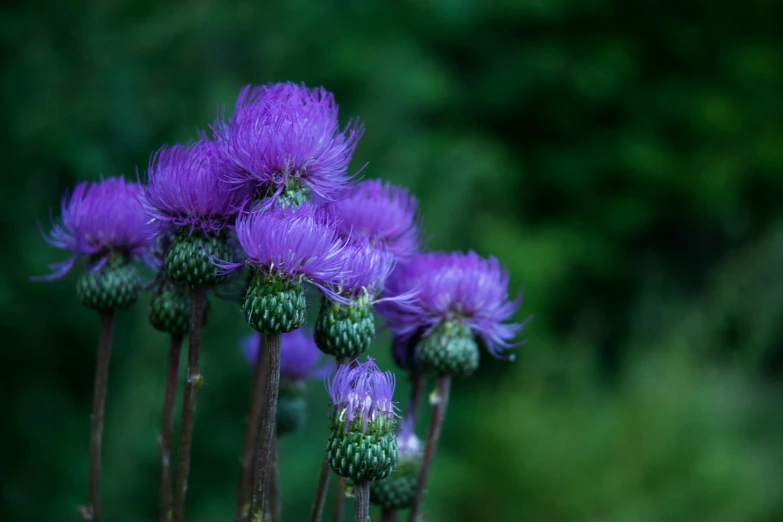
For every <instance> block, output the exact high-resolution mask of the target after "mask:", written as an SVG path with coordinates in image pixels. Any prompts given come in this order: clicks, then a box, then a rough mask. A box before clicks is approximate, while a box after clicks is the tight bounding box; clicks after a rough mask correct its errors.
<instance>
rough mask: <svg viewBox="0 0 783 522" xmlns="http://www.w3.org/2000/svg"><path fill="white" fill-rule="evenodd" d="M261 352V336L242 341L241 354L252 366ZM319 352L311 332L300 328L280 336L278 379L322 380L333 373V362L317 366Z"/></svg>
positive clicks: (257, 335)
mask: <svg viewBox="0 0 783 522" xmlns="http://www.w3.org/2000/svg"><path fill="white" fill-rule="evenodd" d="M260 350H261V334H253V335H250V336H248V337H246V338H245V339H244V340H243V341H242V353H244V355H245V358H246V359H247V360H248V362H249V363H250V364H252V365H255V362H256V359H257V358H258V354H259V351H260ZM321 355H322V354H321V351H320V350H319V349H318V347H317V346H316V345H315V341H313V332H312V331H310V330H307V329H306V328H300V329H298V330H294V331H293V332H289V333H284V334H282V338H281V340H280V379H282V380H284V381H304V380H308V379H324V378H326V377H328V376H329V375H331V374H332V372H333V371H334V361H333V360H330V361H327V362H326V363H324V364H322V365H320V366H318V362H319V361H320V360H321Z"/></svg>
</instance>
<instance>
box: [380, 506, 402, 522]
mask: <svg viewBox="0 0 783 522" xmlns="http://www.w3.org/2000/svg"><path fill="white" fill-rule="evenodd" d="M397 515H399V511H397V510H396V509H387V508H383V511H381V522H397V519H398V516H397Z"/></svg>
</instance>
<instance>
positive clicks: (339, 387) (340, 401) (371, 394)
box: [326, 357, 398, 432]
mask: <svg viewBox="0 0 783 522" xmlns="http://www.w3.org/2000/svg"><path fill="white" fill-rule="evenodd" d="M395 385H396V379H395V377H394V374H393V373H392V372H389V371H386V372H381V371H380V369H379V368H378V365H376V364H375V361H374V360H373V358H372V357H368V358H367V362H364V363H362V362H359V360H358V359H356V360H355V361H353V362H352V363H349V364H344V365H342V366H340V367H339V368H338V369H337V373H336V374H335V375H334V377H333V378H332V379H331V380H327V381H326V388H327V390H328V391H329V396H330V397H331V399H332V403H333V404H334V407H335V410H336V411H337V414H338V417H339V418H340V419H341V420H342V421H345V431H346V432H347V431H348V428H349V426H354V427H355V426H356V423H358V422H361V425H362V428H361V431H362V432H365V431H366V430H367V423H368V422H373V423H375V422H381V423H383V424H386V423H389V422H393V421H394V418H395V417H397V416H398V415H397V404H396V403H395V402H394V401H393V400H392V398H393V396H394V387H395Z"/></svg>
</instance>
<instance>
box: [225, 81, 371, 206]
mask: <svg viewBox="0 0 783 522" xmlns="http://www.w3.org/2000/svg"><path fill="white" fill-rule="evenodd" d="M337 112H338V107H337V104H336V103H335V101H334V96H333V95H332V94H331V93H330V92H328V91H326V90H325V89H323V88H322V87H321V88H316V89H309V88H307V87H305V86H304V84H301V85H296V84H293V83H277V84H270V85H264V86H261V87H252V86H247V87H245V88H244V89H242V91H241V92H240V93H239V98H238V99H237V103H236V107H235V108H234V114H233V116H232V117H231V118H230V119H228V120H225V121H224V120H219V121H217V122H216V123H215V124H214V125H213V126H212V131H213V134H214V138H215V142H216V143H217V145H218V150H219V152H220V155H221V159H222V162H223V163H224V164H225V166H226V171H225V179H226V180H227V181H229V182H230V183H232V184H234V185H235V186H247V185H250V186H251V187H252V188H253V189H254V191H255V193H256V197H261V198H263V197H265V196H266V197H269V198H270V199H274V198H277V197H278V196H280V195H281V194H282V193H283V191H285V190H289V191H297V190H302V189H306V190H307V191H309V192H311V193H312V194H315V195H317V196H319V197H320V198H323V199H331V198H332V196H333V195H334V194H335V193H336V192H337V191H339V190H340V189H342V188H343V187H345V185H346V184H347V183H348V181H349V179H350V176H349V175H348V163H349V162H350V160H351V156H352V155H353V152H354V149H355V148H356V144H357V142H358V140H359V138H360V137H361V135H362V132H363V130H362V128H361V127H360V126H359V125H358V124H357V122H356V121H353V122H350V123H348V125H346V126H345V127H342V128H341V127H340V126H339V123H338V120H337Z"/></svg>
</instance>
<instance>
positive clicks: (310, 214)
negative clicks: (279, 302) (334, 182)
mask: <svg viewBox="0 0 783 522" xmlns="http://www.w3.org/2000/svg"><path fill="white" fill-rule="evenodd" d="M236 233H237V239H239V243H240V244H241V245H242V248H243V249H244V250H245V253H246V254H247V261H245V263H246V264H249V265H250V266H252V267H254V268H256V269H257V270H260V271H263V272H266V273H267V274H269V275H273V276H279V277H281V278H282V279H284V280H298V281H301V280H304V281H308V282H310V283H312V284H313V285H315V286H316V287H318V288H320V289H321V290H323V291H324V292H326V293H327V294H329V295H333V292H332V290H331V288H332V287H334V286H335V285H336V284H337V283H338V282H339V281H341V280H343V279H345V278H346V272H345V268H344V267H343V265H344V258H343V250H344V248H345V244H344V243H343V242H342V241H340V239H339V238H338V237H337V230H336V228H335V226H334V223H333V222H332V221H331V220H330V219H329V218H328V217H327V216H326V215H325V214H324V213H323V212H322V211H320V210H319V209H317V208H315V207H313V206H310V205H305V206H303V207H300V208H294V209H291V208H287V209H284V208H272V209H270V210H266V211H261V212H254V213H246V214H243V215H241V216H240V217H239V219H237V223H236ZM215 264H216V265H217V266H218V267H219V268H222V269H224V270H225V271H231V270H233V269H236V268H238V267H240V266H242V264H244V263H226V262H221V261H219V260H216V261H215Z"/></svg>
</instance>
